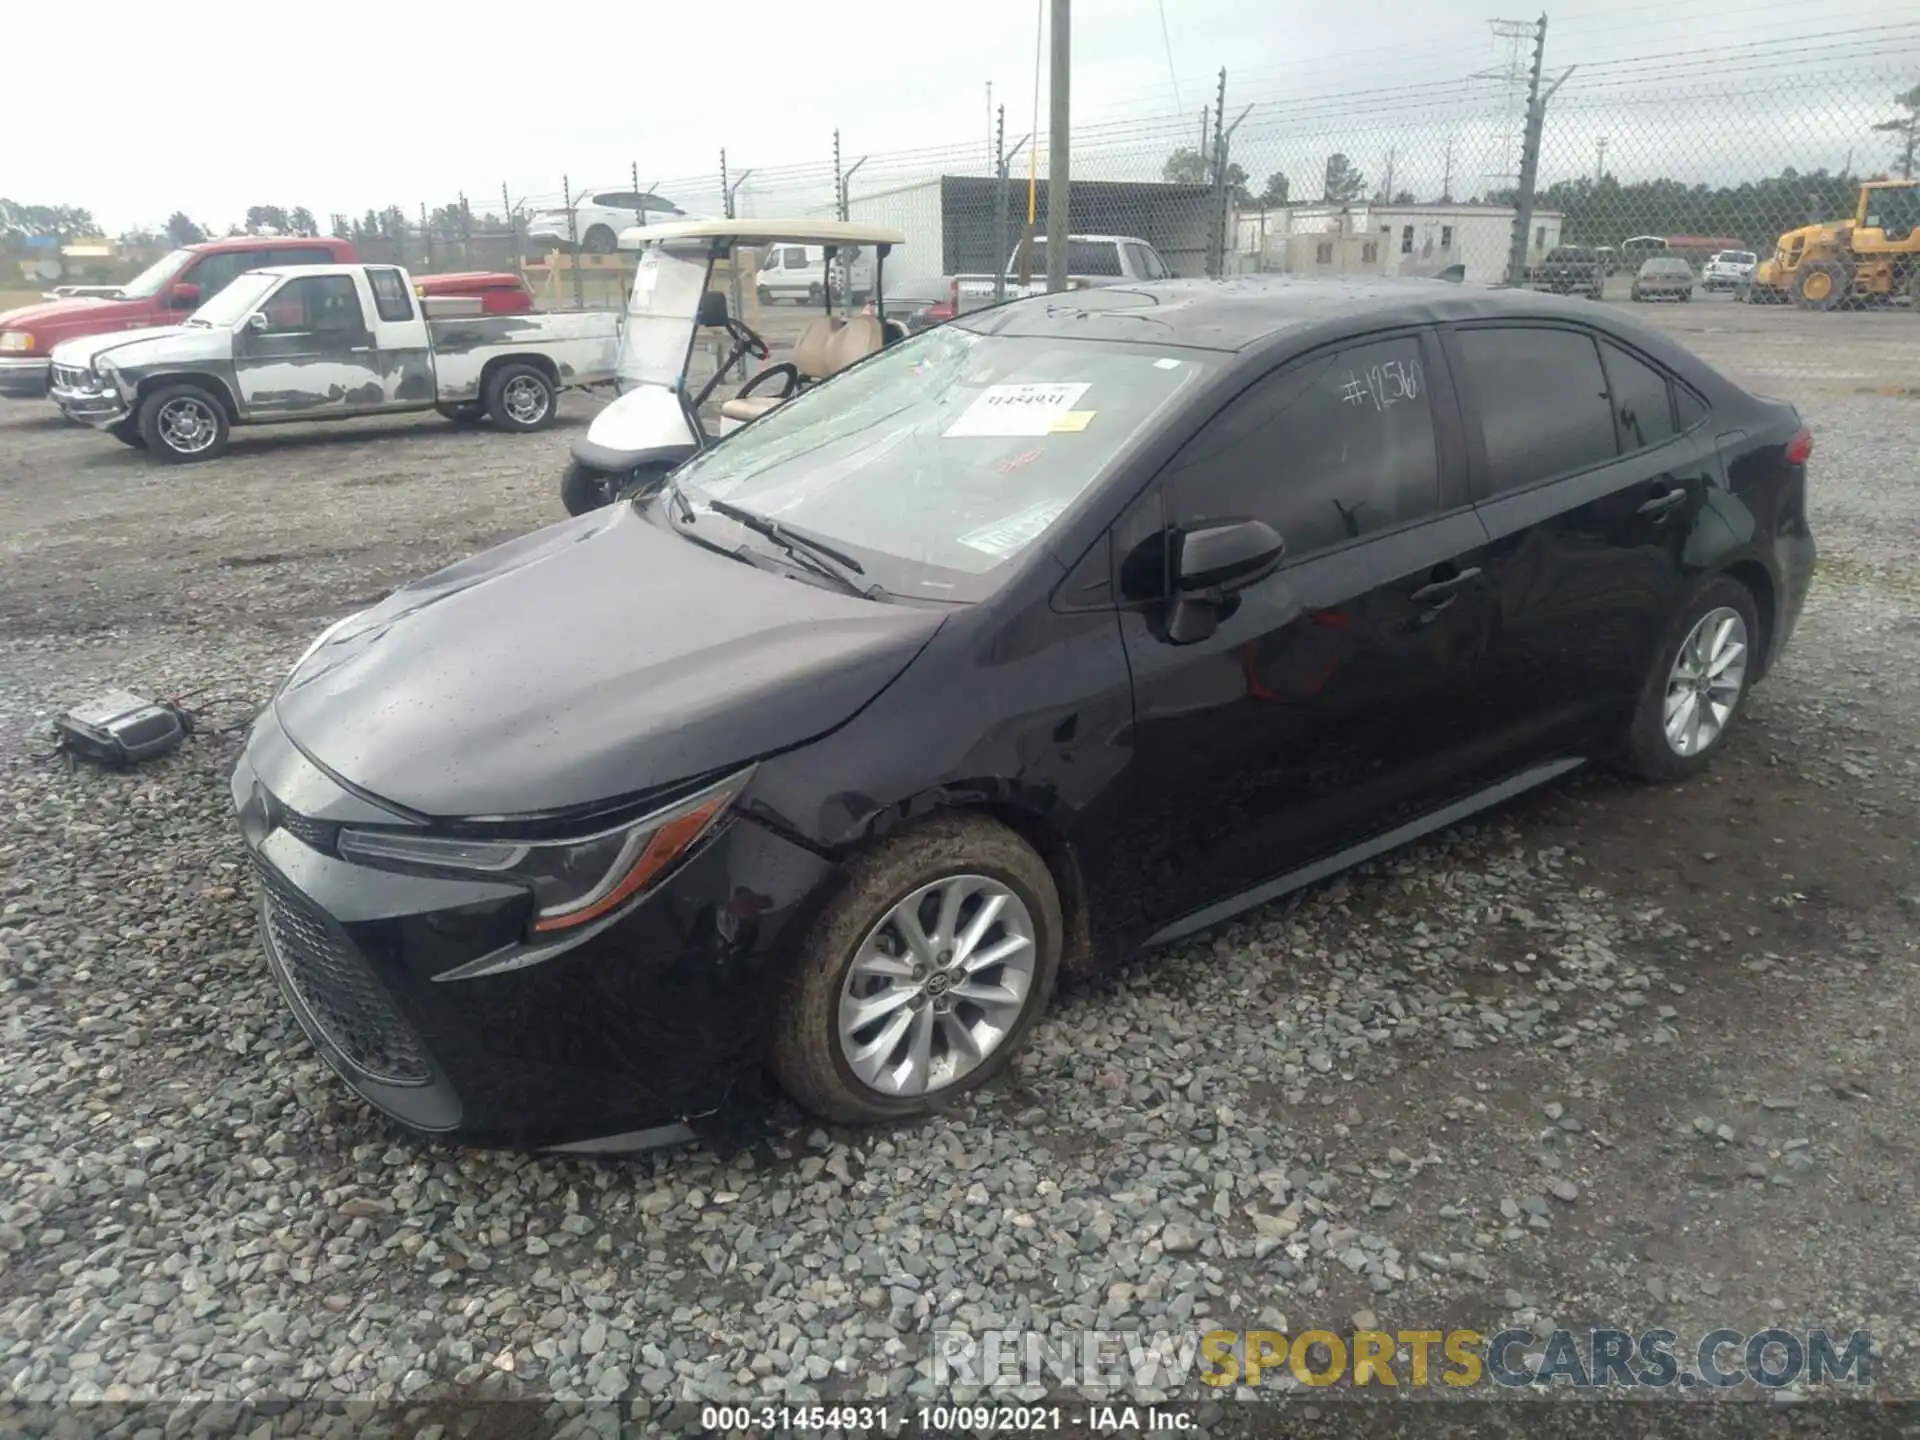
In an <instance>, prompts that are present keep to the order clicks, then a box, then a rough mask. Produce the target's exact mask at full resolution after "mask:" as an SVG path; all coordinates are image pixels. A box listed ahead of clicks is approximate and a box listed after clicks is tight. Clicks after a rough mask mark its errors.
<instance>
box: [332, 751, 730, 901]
mask: <svg viewBox="0 0 1920 1440" xmlns="http://www.w3.org/2000/svg"><path fill="white" fill-rule="evenodd" d="M752 774H753V768H752V767H751V766H749V767H748V768H747V769H745V770H742V771H739V772H738V773H737V774H734V775H731V776H729V777H728V778H727V779H725V780H722V781H721V782H720V783H719V784H717V785H711V786H709V787H708V788H706V789H705V790H702V791H700V792H699V793H698V794H696V795H693V796H690V797H689V798H687V799H685V800H683V801H681V802H680V803H679V804H677V805H672V806H669V807H668V808H666V809H664V810H656V811H655V812H654V813H652V814H651V815H644V816H642V817H641V818H640V819H638V820H631V821H628V822H627V823H626V824H624V825H619V826H616V827H614V828H613V829H610V830H602V831H599V832H598V833H596V834H592V835H587V836H583V837H582V838H580V839H578V840H463V839H456V838H453V837H450V836H436V835H420V834H416V833H413V832H411V831H406V830H342V831H341V832H340V841H339V849H340V854H341V856H342V857H343V858H344V859H348V860H358V861H362V862H363V863H365V864H368V865H373V866H376V867H379V868H383V869H391V868H393V867H394V866H395V865H400V866H420V867H423V868H426V869H431V870H447V871H454V872H457V873H459V874H463V875H481V876H496V877H498V878H500V879H502V880H509V881H517V882H519V883H521V884H524V885H525V886H527V888H528V889H530V890H531V891H532V892H533V898H534V903H535V905H536V906H537V909H536V910H535V912H534V919H533V929H534V931H535V933H537V934H551V933H553V932H554V931H562V930H571V929H574V928H575V927H577V926H581V925H587V924H590V923H592V922H593V921H595V920H598V919H601V918H602V917H603V916H606V915H610V914H611V913H613V912H614V911H615V910H618V909H619V908H620V907H621V906H623V905H625V904H626V903H627V902H628V901H629V900H632V899H634V898H635V897H636V896H638V895H640V894H642V893H644V892H645V891H646V890H647V889H649V888H650V887H651V886H652V885H653V884H654V883H655V882H656V881H658V880H659V879H660V878H661V877H662V876H663V875H665V874H666V872H667V871H668V870H669V869H670V868H671V867H672V866H673V864H674V862H675V861H677V860H679V859H680V857H681V856H683V855H685V854H686V853H687V851H688V850H689V849H691V848H692V847H693V845H694V843H695V842H696V841H697V840H699V839H700V837H701V836H703V835H705V834H706V833H707V832H708V831H709V830H711V829H712V828H713V826H714V825H715V824H716V823H717V822H718V821H719V820H720V818H721V816H723V815H724V814H725V813H726V810H727V807H728V806H729V805H731V804H732V803H733V801H734V798H735V797H736V796H738V795H739V793H740V792H741V790H743V789H744V788H746V783H747V781H748V779H749V778H750V777H751V776H752Z"/></svg>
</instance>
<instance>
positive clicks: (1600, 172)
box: [1593, 135, 1607, 186]
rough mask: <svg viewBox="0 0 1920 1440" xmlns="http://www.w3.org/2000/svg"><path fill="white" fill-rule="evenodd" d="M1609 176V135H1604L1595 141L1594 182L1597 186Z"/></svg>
mask: <svg viewBox="0 0 1920 1440" xmlns="http://www.w3.org/2000/svg"><path fill="white" fill-rule="evenodd" d="M1606 178H1607V137H1606V136H1604V135H1602V136H1601V137H1600V138H1599V139H1598V140H1595V141H1594V142H1593V183H1594V184H1595V185H1596V186H1597V185H1599V183H1600V182H1601V181H1602V180H1604V179H1606Z"/></svg>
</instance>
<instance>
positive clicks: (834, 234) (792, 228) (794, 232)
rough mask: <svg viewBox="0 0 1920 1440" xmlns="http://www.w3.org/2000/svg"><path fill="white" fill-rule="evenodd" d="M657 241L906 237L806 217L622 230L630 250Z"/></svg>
mask: <svg viewBox="0 0 1920 1440" xmlns="http://www.w3.org/2000/svg"><path fill="white" fill-rule="evenodd" d="M656 240H735V241H739V242H740V243H742V244H746V245H758V244H767V243H777V242H780V241H788V242H791V243H792V244H795V245H904V244H906V243H907V237H906V235H905V234H903V233H902V232H901V231H899V230H895V229H893V228H892V227H890V226H886V225H861V224H857V223H855V222H852V221H847V220H822V219H820V218H818V217H817V216H807V217H804V218H799V219H793V220H672V221H669V222H667V223H666V224H664V225H633V226H629V227H628V228H627V229H625V230H622V231H621V232H620V244H621V246H622V247H623V248H625V249H628V250H634V249H638V248H639V247H640V246H642V245H650V244H652V243H653V242H654V241H656Z"/></svg>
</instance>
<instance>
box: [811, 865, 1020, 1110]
mask: <svg viewBox="0 0 1920 1440" xmlns="http://www.w3.org/2000/svg"><path fill="white" fill-rule="evenodd" d="M1038 961H1039V952H1038V947H1037V945H1036V942H1035V937H1034V923H1033V916H1032V914H1031V912H1030V911H1029V910H1028V909H1027V906H1026V903H1025V902H1024V901H1023V900H1021V898H1020V897H1019V896H1018V895H1017V894H1015V893H1014V891H1013V890H1012V889H1011V888H1009V887H1008V886H1007V885H1005V884H1004V883H1002V882H1001V881H999V880H995V879H991V878H990V877H988V876H985V875H949V876H946V877H944V878H942V879H939V880H935V881H932V882H930V883H928V884H926V885H922V886H920V887H919V888H918V889H916V890H914V891H913V892H912V893H910V894H909V895H907V896H906V897H905V898H904V899H902V900H900V901H899V902H898V903H897V904H895V905H894V906H893V908H892V909H890V910H888V911H887V913H886V914H885V915H884V916H882V917H881V919H880V922H879V923H878V924H877V925H875V926H874V927H873V928H872V929H871V930H869V931H868V932H867V934H866V937H865V938H864V939H863V940H862V941H861V942H860V948H859V950H858V951H856V952H855V954H854V957H853V962H852V964H851V965H850V966H848V968H847V976H846V979H845V981H844V982H843V984H842V985H841V989H840V1004H839V1014H838V1020H837V1024H836V1027H835V1030H836V1036H835V1038H836V1040H837V1041H838V1044H839V1049H840V1055H841V1058H842V1059H843V1060H845V1062H846V1064H847V1066H848V1068H849V1069H851V1070H852V1072H853V1074H854V1075H855V1076H856V1077H857V1078H858V1079H859V1080H860V1081H861V1083H863V1084H865V1085H867V1086H869V1087H871V1088H872V1089H874V1090H877V1091H879V1092H881V1093H882V1094H885V1095H891V1096H899V1097H916V1096H924V1095H929V1094H933V1093H935V1092H937V1091H940V1090H944V1089H946V1088H948V1087H949V1086H951V1085H953V1084H955V1083H956V1082H958V1081H960V1080H962V1079H964V1078H965V1077H966V1076H967V1075H969V1074H971V1073H972V1072H973V1071H974V1070H976V1069H977V1068H979V1066H980V1065H981V1064H982V1063H983V1062H984V1061H985V1060H986V1059H987V1058H988V1057H989V1056H991V1055H992V1054H993V1053H994V1052H995V1051H996V1050H997V1049H999V1047H1000V1046H1001V1044H1002V1043H1003V1042H1004V1041H1005V1040H1006V1038H1007V1036H1008V1035H1009V1034H1010V1033H1011V1032H1012V1031H1013V1029H1014V1027H1015V1026H1016V1025H1017V1024H1018V1023H1019V1020H1020V1016H1021V1013H1022V1012H1023V1011H1024V1010H1025V1009H1026V1006H1027V1000H1028V996H1029V995H1030V993H1031V992H1032V988H1033V980H1034V970H1035V966H1036V965H1037V964H1038Z"/></svg>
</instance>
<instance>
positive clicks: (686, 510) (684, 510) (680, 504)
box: [661, 480, 700, 525]
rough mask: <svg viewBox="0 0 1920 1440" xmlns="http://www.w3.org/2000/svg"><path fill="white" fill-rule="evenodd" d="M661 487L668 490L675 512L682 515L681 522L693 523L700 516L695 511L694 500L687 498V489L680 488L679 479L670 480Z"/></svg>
mask: <svg viewBox="0 0 1920 1440" xmlns="http://www.w3.org/2000/svg"><path fill="white" fill-rule="evenodd" d="M661 488H663V489H664V490H665V491H666V492H667V499H668V500H669V501H671V502H672V504H673V513H674V514H676V515H678V516H679V517H680V523H681V524H683V525H691V524H693V522H694V521H696V520H698V519H699V518H700V517H699V516H698V515H696V514H694V513H693V502H692V501H691V500H689V499H687V494H686V491H684V490H682V489H681V488H680V485H679V482H678V481H675V480H669V481H667V483H666V484H665V485H664V486H663V487H661Z"/></svg>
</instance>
